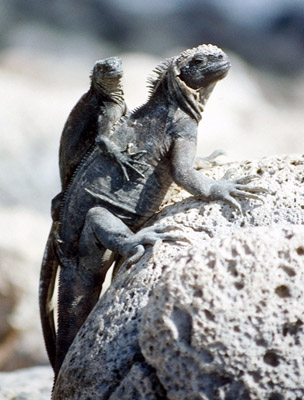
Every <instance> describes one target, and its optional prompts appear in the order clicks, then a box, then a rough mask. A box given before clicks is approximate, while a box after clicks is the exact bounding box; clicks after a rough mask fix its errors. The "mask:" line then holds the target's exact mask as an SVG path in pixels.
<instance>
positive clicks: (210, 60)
mask: <svg viewBox="0 0 304 400" xmlns="http://www.w3.org/2000/svg"><path fill="white" fill-rule="evenodd" d="M173 68H174V73H175V74H176V76H177V77H179V78H180V79H181V80H182V81H183V82H184V83H185V84H186V85H187V86H188V87H190V88H192V89H196V90H197V89H201V88H206V87H207V86H209V85H210V84H213V83H215V82H217V81H218V80H220V79H223V78H224V77H225V76H226V75H227V73H228V71H229V69H230V61H229V59H228V57H227V55H226V54H225V53H224V52H223V50H221V49H220V48H218V47H217V46H214V45H211V44H208V45H206V44H203V45H201V46H198V47H195V48H193V49H189V50H186V51H184V52H183V53H181V54H180V55H179V56H178V57H176V58H175V59H174V60H173Z"/></svg>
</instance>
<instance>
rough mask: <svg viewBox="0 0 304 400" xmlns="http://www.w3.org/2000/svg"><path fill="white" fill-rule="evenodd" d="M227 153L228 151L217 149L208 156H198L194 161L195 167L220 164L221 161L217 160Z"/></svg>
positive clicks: (201, 167) (200, 167)
mask: <svg viewBox="0 0 304 400" xmlns="http://www.w3.org/2000/svg"><path fill="white" fill-rule="evenodd" d="M225 155H227V153H226V152H225V151H224V150H215V151H214V152H213V153H211V154H210V155H209V156H207V157H196V159H195V161H194V168H195V169H203V168H209V167H212V166H214V165H218V164H219V162H218V161H217V158H218V157H220V156H225Z"/></svg>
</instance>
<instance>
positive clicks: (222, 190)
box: [210, 169, 268, 214]
mask: <svg viewBox="0 0 304 400" xmlns="http://www.w3.org/2000/svg"><path fill="white" fill-rule="evenodd" d="M232 174H233V170H232V169H229V170H228V171H227V172H226V173H225V175H224V176H223V178H222V179H220V180H218V181H216V182H215V183H214V185H213V186H212V188H211V196H210V197H211V199H217V200H223V201H225V202H226V203H228V204H229V205H230V206H231V207H233V208H234V209H235V210H237V211H238V212H239V213H240V214H243V209H242V205H241V203H240V202H239V201H238V200H236V199H235V197H239V198H244V199H254V200H259V201H261V202H262V203H264V200H263V199H262V198H261V197H260V196H258V195H257V194H256V193H260V194H267V193H268V191H267V190H266V189H265V188H263V187H260V186H250V185H248V183H251V182H252V181H253V180H256V179H260V177H259V176H258V175H248V176H243V177H241V178H238V179H235V180H230V178H231V175H232Z"/></svg>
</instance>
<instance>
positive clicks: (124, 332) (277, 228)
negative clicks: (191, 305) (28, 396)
mask: <svg viewBox="0 0 304 400" xmlns="http://www.w3.org/2000/svg"><path fill="white" fill-rule="evenodd" d="M232 166H233V167H234V168H236V170H235V176H236V177H237V176H241V175H244V174H246V175H252V174H255V175H258V176H260V177H261V179H260V180H258V181H256V182H253V183H252V185H257V186H263V187H264V188H266V189H268V194H267V195H266V196H265V203H264V204H261V203H258V202H257V201H254V200H242V204H243V207H244V215H243V216H242V215H240V214H238V213H237V212H236V211H234V210H232V209H231V208H230V207H229V206H228V205H226V204H224V203H223V202H221V201H217V202H212V203H206V202H199V201H197V200H195V199H193V198H192V197H189V196H188V194H187V193H186V192H184V191H181V190H180V189H178V188H177V187H174V188H173V189H172V191H171V194H170V195H171V197H169V198H168V200H167V202H165V204H164V207H165V208H164V209H163V210H162V211H161V213H160V214H159V215H158V216H156V217H155V219H154V220H153V221H151V223H155V224H156V223H157V224H167V225H172V224H173V225H175V226H177V227H179V228H180V229H181V230H182V231H183V232H184V233H185V236H186V237H187V240H188V241H189V242H188V243H187V242H185V243H183V244H182V243H162V244H157V245H155V246H154V249H153V251H152V252H151V251H150V250H149V249H148V251H147V252H146V254H145V256H144V257H143V258H142V260H141V261H140V262H139V263H137V264H136V265H133V266H132V268H131V269H129V270H125V268H124V267H122V268H120V270H119V271H118V273H117V274H116V276H115V278H114V280H113V282H112V285H111V287H110V288H109V289H108V291H107V292H106V293H105V295H104V296H103V297H102V298H101V300H100V301H99V302H98V304H97V305H96V307H95V308H94V310H93V311H92V313H91V314H90V316H89V317H88V319H87V321H86V323H85V324H84V326H83V327H82V328H81V330H80V331H79V333H78V335H77V337H76V339H75V340H74V342H73V344H72V346H71V348H70V351H69V352H68V354H67V356H66V359H65V361H64V363H63V366H62V368H61V371H60V373H59V376H58V380H57V384H56V387H55V390H54V397H53V398H54V400H61V399H65V400H67V399H73V400H74V399H75V400H76V399H86V398H98V399H100V400H103V399H112V400H113V399H114V398H115V399H116V398H117V397H115V396H116V394H115V393H121V392H120V391H121V390H123V387H125V383H126V382H128V385H129V383H130V385H133V386H129V387H128V391H129V392H128V393H131V392H132V390H133V391H135V390H137V389H138V391H137V397H136V398H137V399H147V398H151V399H154V398H170V399H171V398H172V399H177V398H178V399H182V398H185V397H174V396H177V395H175V394H174V393H175V392H174V390H173V389H172V390H173V391H172V390H171V385H173V386H174V382H176V383H177V389H176V390H177V393H178V381H177V380H175V381H171V382H167V377H164V375H162V372H161V370H158V364H155V365H154V364H153V361H149V360H148V353H147V360H148V362H147V360H145V358H144V357H143V354H142V349H141V347H140V345H139V334H140V330H141V329H143V328H142V325H141V319H142V313H143V311H144V310H145V307H146V306H147V304H148V300H149V296H150V294H151V291H152V290H153V288H154V287H155V286H156V285H157V283H158V281H159V279H160V277H161V276H162V275H163V274H164V268H165V266H171V265H173V263H174V265H177V264H178V262H179V261H178V260H182V259H184V258H182V257H185V256H182V254H185V252H187V251H189V249H191V248H195V249H199V248H200V247H202V246H204V248H205V252H206V254H205V255H206V256H208V254H209V253H208V251H207V248H206V246H210V254H211V255H212V257H211V259H210V260H209V261H208V262H209V266H208V265H207V266H205V268H207V269H208V268H211V266H212V265H215V264H216V262H217V253H216V252H214V243H213V242H214V241H218V240H224V238H227V240H228V237H234V238H235V239H234V240H235V241H237V240H238V239H237V238H239V239H240V240H241V238H243V239H242V240H243V241H242V242H241V243H240V244H239V245H238V246H239V247H237V248H239V249H240V248H241V247H242V246H243V251H241V250H240V254H239V258H240V260H239V263H242V262H243V261H244V262H246V255H247V253H246V251H247V250H246V249H247V246H246V242H247V239H248V241H249V243H251V242H252V247H249V248H248V249H249V250H250V251H252V252H253V248H254V243H255V239H254V237H256V236H255V235H257V236H259V235H260V236H261V235H265V237H267V235H268V234H269V235H272V236H271V237H276V236H275V235H277V237H281V236H282V235H283V237H282V240H279V241H278V242H277V241H274V240H273V241H272V246H273V248H274V249H275V250H276V251H277V252H278V254H279V252H283V253H282V254H284V250H282V249H281V248H280V245H281V244H282V243H283V241H284V240H283V238H284V235H285V233H282V232H283V231H282V225H284V226H285V227H286V226H287V225H288V226H290V227H291V226H292V225H300V224H303V222H304V185H303V182H304V157H303V156H302V155H292V156H279V157H270V158H267V159H262V160H259V161H254V162H243V163H240V164H235V165H232ZM228 167H230V166H227V165H225V166H220V167H215V168H212V169H211V170H208V171H206V172H205V173H206V174H208V175H209V176H211V177H213V178H215V179H219V178H220V177H221V176H222V175H223V174H224V172H225V170H227V168H228ZM175 201H178V202H177V203H175ZM174 203H175V204H174ZM259 226H260V227H264V228H263V229H264V230H261V229H262V228H258V227H259ZM266 227H269V228H266ZM257 229H260V230H259V233H256V234H255V231H256V230H257ZM267 229H269V232H268V230H267ZM270 232H273V233H270ZM276 232H277V233H276ZM280 232H281V234H280ZM238 235H239V236H238ZM251 235H253V236H252V238H251V239H250V237H251ZM273 235H274V236H273ZM280 235H281V236H280ZM297 235H298V234H295V236H297ZM261 237H262V236H261ZM250 240H251V242H250ZM286 240H287V239H286ZM284 243H285V242H284ZM227 246H228V248H229V245H228V244H227ZM190 251H191V250H190ZM288 251H289V250H288ZM290 251H291V250H290ZM299 252H300V253H301V250H299ZM191 254H193V251H192V253H191ZM252 254H253V253H252ZM263 254H264V256H265V257H264V258H263V257H260V258H259V259H258V260H259V263H261V264H262V265H263V267H264V269H265V271H266V275H265V276H270V277H271V274H270V272H267V271H268V267H269V268H270V270H269V271H273V270H272V259H271V258H266V257H267V256H268V255H269V254H268V253H267V252H266V251H265V252H264V253H263ZM237 255H238V253H236V254H234V253H232V254H231V253H227V257H228V258H229V257H230V259H231V260H232V264H233V261H235V260H234V257H236V256H237ZM202 256H203V254H202V253H201V252H199V251H198V250H197V257H198V258H200V257H201V258H202ZM299 256H300V255H299V254H297V257H299ZM202 259H203V258H202ZM286 259H288V256H286ZM173 260H174V261H173ZM299 260H302V262H303V260H304V259H302V258H300V259H299ZM180 262H182V261H180ZM299 262H300V261H299ZM232 264H231V265H232ZM287 267H288V268H289V266H288V264H287ZM168 268H169V267H168ZM170 268H171V267H170ZM231 268H233V267H231ZM243 268H246V264H245V265H244V266H243ZM288 268H287V269H286V271H288ZM290 268H291V267H290ZM302 268H303V267H302ZM165 269H166V268H165ZM189 269H191V266H190V264H189ZM258 270H259V271H263V269H261V268H258ZM280 272H281V274H283V275H284V274H285V275H286V276H288V274H287V273H285V272H284V270H283V269H282V268H281V269H280ZM244 274H245V269H244V271H243V275H244ZM267 274H268V275H267ZM243 275H240V276H239V279H240V283H239V286H240V287H241V286H242V281H243V280H244V279H245V276H243ZM229 276H230V275H229ZM231 276H232V274H231ZM248 279H249V280H250V277H248ZM260 279H261V280H263V279H264V278H263V276H262V275H261V277H260ZM265 279H266V278H265ZM235 281H236V282H238V280H237V279H236V278H235ZM208 284H209V285H211V284H212V282H209V281H208ZM248 285H249V283H248ZM284 285H285V283H282V284H281V285H277V286H275V288H277V287H279V286H283V288H281V289H282V291H283V293H284ZM236 286H237V285H236ZM236 286H235V291H236V292H237V293H241V289H237V287H236ZM222 287H223V288H224V287H225V282H222ZM181 289H182V286H181ZM218 290H220V291H221V290H222V288H219V289H218ZM246 290H249V289H246ZM278 291H279V292H280V289H278ZM197 293H200V292H197ZM244 293H245V291H244ZM248 293H249V292H248ZM251 293H252V292H251ZM253 294H255V293H253ZM219 295H220V293H219ZM248 296H249V295H248ZM273 296H276V297H279V299H277V300H280V301H282V302H283V303H284V302H285V301H291V299H293V297H292V296H291V297H289V296H285V297H284V296H281V297H280V296H279V295H278V294H276V293H274V294H273ZM196 297H197V299H199V296H196ZM197 299H196V298H195V299H194V301H198V300H197ZM234 299H235V301H236V304H235V305H234V306H235V307H236V305H237V304H238V302H239V301H240V297H236V296H235V297H234ZM255 299H256V298H254V299H252V301H253V304H255V303H254V301H255ZM210 301H211V300H210ZM247 303H248V305H250V302H249V297H248V302H247ZM232 305H233V303H232V300H231V307H232V308H233V306H232ZM250 307H251V306H250ZM282 307H283V306H282ZM288 307H289V306H288V304H286V307H284V310H285V309H286V310H287V311H286V318H287V319H288V315H289V314H288V310H289V308H288ZM253 311H254V312H255V313H256V310H255V309H254V308H253V309H251V308H249V309H248V310H247V312H248V315H249V314H250V313H251V312H253ZM144 312H145V313H146V314H147V313H148V314H149V310H148V308H147V309H146V310H145V311H144ZM195 312H197V313H199V310H196V311H195ZM210 312H211V313H212V311H210ZM178 313H179V311H177V317H176V318H181V327H182V330H185V331H187V327H189V320H188V317H185V318H183V316H180V317H178ZM205 314H206V313H205ZM207 315H209V314H208V313H207ZM209 316H210V318H211V319H212V314H210V315H209ZM194 317H195V315H193V316H192V318H194ZM254 317H255V314H254ZM160 318H161V317H160ZM287 319H286V321H287ZM300 320H301V319H300V318H299V321H300ZM266 322H267V321H265V323H266ZM159 323H160V324H161V322H159ZM286 323H287V322H286ZM183 324H185V327H183ZM297 324H298V325H299V322H298V323H297V319H296V320H292V319H291V325H290V326H291V327H290V328H288V327H289V325H286V327H287V328H286V329H287V330H286V329H285V332H287V333H286V336H288V335H289V333H288V332H289V330H290V329H291V331H293V329H296V330H297V332H301V329H302V328H301V326H299V329H298V328H297ZM293 327H294V328H293ZM300 328H301V329H300ZM218 329H219V330H220V325H218ZM252 329H253V328H252ZM265 329H266V328H265ZM288 329H289V330H288ZM155 330H156V329H154V328H153V332H152V331H151V334H156V332H155ZM175 332H176V331H175ZM271 332H272V331H271ZM208 334H209V333H208V332H206V333H205V335H206V337H208ZM297 334H298V335H299V334H300V333H297ZM202 335H203V333H202ZM293 337H294V338H295V336H293ZM187 340H188V341H189V340H190V339H189V333H188V334H187V333H185V338H182V342H183V341H186V342H187ZM192 340H194V339H192V337H191V341H192ZM197 340H199V339H197ZM210 340H212V338H211V339H210ZM243 340H244V341H245V342H246V341H247V343H248V346H251V341H250V338H248V339H247V336H246V335H245V336H244V337H243ZM252 340H253V343H254V346H256V347H257V345H256V343H255V342H254V340H255V338H253V339H252ZM267 340H269V341H270V339H269V337H267ZM143 342H145V340H143V339H142V340H141V346H143ZM191 343H192V342H191ZM267 343H268V342H267ZM147 346H148V343H147ZM168 346H169V344H168ZM160 347H161V346H160ZM219 347H221V346H219ZM260 347H261V349H263V350H264V353H263V354H264V356H265V354H266V350H265V346H264V347H263V346H262V345H261V346H260ZM241 349H242V348H241ZM215 350H216V349H215ZM215 350H214V351H215ZM145 351H146V350H144V352H145ZM168 351H169V353H170V349H168ZM208 351H209V350H208ZM208 351H206V352H205V351H204V349H203V348H202V349H201V352H200V353H198V354H197V355H196V357H197V358H198V359H200V358H202V359H203V360H204V359H205V360H206V359H207V360H208V359H209V358H208V357H209V353H208ZM219 351H221V348H220V349H219ZM223 351H225V350H223ZM280 351H281V350H280ZM170 354H171V353H170ZM210 354H211V355H210V358H211V356H212V353H210ZM269 354H270V356H269ZM275 354H277V353H275ZM278 354H279V355H278V359H280V358H281V357H283V356H284V357H285V355H284V354H283V353H282V354H283V355H282V354H281V353H280V352H279V353H278ZM291 354H292V353H291ZM171 355H172V354H171ZM179 356H180V352H176V353H174V357H176V359H178V357H179ZM272 356H273V353H267V354H266V360H268V359H270V360H271V358H272ZM286 357H287V356H286ZM291 357H292V355H291ZM222 359H223V362H222V368H223V369H224V368H225V365H226V364H225V363H224V355H223V356H222ZM286 359H287V358H286ZM163 361H165V360H163ZM176 362H177V364H178V361H177V360H176ZM271 362H272V361H270V363H271ZM186 365H188V364H186ZM186 365H185V366H186ZM265 365H266V366H268V367H269V371H268V372H267V373H268V374H270V372H271V371H273V369H274V368H273V366H271V365H269V364H267V362H265ZM139 370H140V371H141V372H139ZM233 371H237V367H235V369H234V370H233ZM233 371H232V367H231V370H229V372H228V373H227V374H226V373H223V376H224V377H225V379H224V380H221V379H220V378H219V380H218V381H217V386H216V388H217V389H218V390H219V391H221V390H222V389H223V386H225V385H228V386H229V382H232V383H233V384H230V389H229V390H231V391H232V392H231V393H232V395H229V391H228V392H227V393H228V394H227V397H223V398H225V399H226V400H228V399H229V398H230V399H235V400H237V399H238V398H237V397H233V395H234V393H236V390H239V392H238V393H240V391H241V390H243V389H244V396H247V397H239V399H241V398H244V399H246V398H248V395H247V390H248V389H247V383H246V385H245V383H244V385H245V386H246V387H245V386H244V385H243V384H242V381H240V380H239V377H233V375H232V372H233ZM184 373H185V374H186V373H187V372H186V371H184ZM230 374H231V375H230ZM290 374H291V373H290ZM136 376H137V377H139V376H140V377H141V378H140V379H136V378H135V377H136ZM227 376H228V378H229V379H228V378H227ZM231 376H232V378H231ZM254 376H255V375H253V378H252V379H253V380H254V379H258V377H259V375H256V376H255V378H254ZM168 379H169V378H168ZM170 379H171V377H170ZM170 379H169V380H170ZM216 379H217V376H215V381H216ZM271 379H272V378H269V382H270V381H271ZM295 380H296V378H295ZM143 382H146V383H145V384H144V386H143ZM147 382H150V383H149V384H147ZM200 382H201V384H202V385H203V386H204V385H205V386H206V387H208V385H209V383H208V382H211V381H210V379H209V377H208V375H206V374H205V375H204V374H203V375H202V376H201V377H200ZM204 382H205V384H204ZM240 382H241V383H240ZM275 382H276V381H275ZM188 383H189V385H191V383H190V382H188ZM242 385H243V386H242ZM228 386H227V387H228ZM212 387H213V386H212ZM160 388H161V389H160ZM217 389H214V390H217ZM210 390H211V389H210ZM212 390H213V389H212ZM166 391H167V394H166V395H164V394H163V393H166ZM193 393H194V392H193ZM219 393H220V392H219ZM112 396H113V397H112ZM149 396H150V397H149ZM153 396H154V397H153ZM164 396H165V397H164ZM170 396H171V397H170ZM191 396H192V395H191ZM191 396H190V395H189V397H186V398H189V399H190V398H191V399H192V398H193V399H196V398H202V399H204V397H195V396H196V395H195V394H193V396H194V397H191ZM198 396H202V395H198ZM219 396H220V395H219ZM229 396H230V397H229ZM231 396H232V397H231ZM275 396H276V394H275ZM123 398H124V399H132V395H130V397H128V396H127V394H126V395H125V397H123ZM133 398H134V397H133ZM205 398H208V397H205ZM213 398H215V399H216V398H219V399H220V398H221V397H213ZM275 398H278V399H280V397H274V398H273V400H274V399H275ZM210 399H212V397H210Z"/></svg>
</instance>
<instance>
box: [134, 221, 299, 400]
mask: <svg viewBox="0 0 304 400" xmlns="http://www.w3.org/2000/svg"><path fill="white" fill-rule="evenodd" d="M303 296H304V227H303V226H300V227H299V226H293V227H288V228H268V227H259V228H248V229H245V230H244V231H238V232H234V233H232V234H231V235H230V236H229V237H225V238H216V239H214V240H212V241H210V242H205V243H204V244H202V245H201V246H200V248H192V249H191V250H189V251H188V252H187V254H185V255H183V256H182V257H180V258H179V259H176V260H175V261H173V262H172V263H171V264H170V266H169V267H168V268H167V269H166V270H165V272H164V274H163V275H162V276H161V278H160V281H159V283H158V284H157V285H156V287H155V289H154V291H153V294H152V296H151V298H150V300H149V303H148V305H147V306H146V308H145V310H144V312H143V316H142V322H141V327H140V330H139V332H140V334H139V336H140V347H141V350H142V353H143V356H144V357H145V360H146V362H147V363H148V364H150V365H151V366H153V367H154V368H155V370H156V371H157V372H156V373H157V376H158V378H159V380H160V382H161V384H162V385H163V387H164V388H165V390H166V392H167V397H168V399H172V400H173V399H192V398H193V399H194V398H195V399H212V400H213V399H214V400H215V399H248V400H249V399H251V400H258V399H281V400H283V399H286V400H287V399H288V400H296V399H298V400H299V399H302V398H303V397H304V361H303V357H302V351H303V344H304V318H303V316H304V304H303V301H302V299H303Z"/></svg>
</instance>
